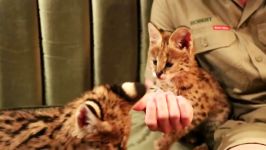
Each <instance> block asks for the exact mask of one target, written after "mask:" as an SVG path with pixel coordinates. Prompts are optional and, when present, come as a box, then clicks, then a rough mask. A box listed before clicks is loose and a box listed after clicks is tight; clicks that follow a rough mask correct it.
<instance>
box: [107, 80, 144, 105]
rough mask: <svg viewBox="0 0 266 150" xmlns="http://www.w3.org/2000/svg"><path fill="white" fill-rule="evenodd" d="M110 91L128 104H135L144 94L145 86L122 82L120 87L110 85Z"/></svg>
mask: <svg viewBox="0 0 266 150" xmlns="http://www.w3.org/2000/svg"><path fill="white" fill-rule="evenodd" d="M111 90H112V91H113V92H114V93H116V94H117V95H119V96H121V97H123V98H125V99H126V100H128V101H130V102H136V101H137V100H139V99H140V98H141V97H142V96H143V95H144V94H145V93H146V87H145V85H144V84H141V83H136V82H124V83H123V84H120V85H112V86H111Z"/></svg>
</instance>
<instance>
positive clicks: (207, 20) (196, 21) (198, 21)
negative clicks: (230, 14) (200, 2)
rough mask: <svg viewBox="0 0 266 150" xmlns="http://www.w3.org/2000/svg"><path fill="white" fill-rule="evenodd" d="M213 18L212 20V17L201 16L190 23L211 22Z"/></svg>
mask: <svg viewBox="0 0 266 150" xmlns="http://www.w3.org/2000/svg"><path fill="white" fill-rule="evenodd" d="M211 20H212V18H211V17H206V18H200V19H197V20H193V21H190V25H195V24H199V23H204V22H211Z"/></svg>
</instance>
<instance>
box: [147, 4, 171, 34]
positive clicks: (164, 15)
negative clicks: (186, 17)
mask: <svg viewBox="0 0 266 150" xmlns="http://www.w3.org/2000/svg"><path fill="white" fill-rule="evenodd" d="M171 18H172V17H171V12H170V9H169V4H168V1H167V0H154V1H153V4H152V9H151V22H152V23H153V24H154V25H155V26H156V27H158V28H160V29H163V30H167V31H172V30H173V29H174V25H173V21H172V19H171Z"/></svg>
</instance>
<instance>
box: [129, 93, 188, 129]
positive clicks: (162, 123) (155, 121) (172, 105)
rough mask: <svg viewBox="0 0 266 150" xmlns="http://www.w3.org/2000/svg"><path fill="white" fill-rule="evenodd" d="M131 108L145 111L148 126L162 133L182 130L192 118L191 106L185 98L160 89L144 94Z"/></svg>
mask: <svg viewBox="0 0 266 150" xmlns="http://www.w3.org/2000/svg"><path fill="white" fill-rule="evenodd" d="M133 110H136V111H145V112H146V114H145V123H146V125H147V126H148V128H149V129H150V130H152V131H161V132H164V133H169V132H170V131H179V130H182V129H183V128H184V127H186V126H188V125H189V124H190V123H191V121H192V118H193V108H192V105H191V104H190V102H189V101H188V100H187V99H185V98H184V97H183V96H176V95H175V94H173V93H172V92H163V91H161V90H157V91H156V92H150V93H147V94H146V95H144V96H143V97H142V98H141V100H139V102H137V103H136V104H135V105H134V106H133Z"/></svg>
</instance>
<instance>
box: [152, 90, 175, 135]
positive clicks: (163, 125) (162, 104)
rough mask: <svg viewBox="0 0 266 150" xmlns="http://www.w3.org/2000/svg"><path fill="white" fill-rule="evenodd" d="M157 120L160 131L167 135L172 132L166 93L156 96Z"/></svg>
mask: <svg viewBox="0 0 266 150" xmlns="http://www.w3.org/2000/svg"><path fill="white" fill-rule="evenodd" d="M155 101H156V107H157V118H158V126H159V129H160V130H161V131H163V132H165V133H168V132H170V131H171V130H172V128H171V126H170V122H169V112H168V106H167V102H166V96H165V94H164V93H159V94H157V96H156V99H155Z"/></svg>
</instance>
